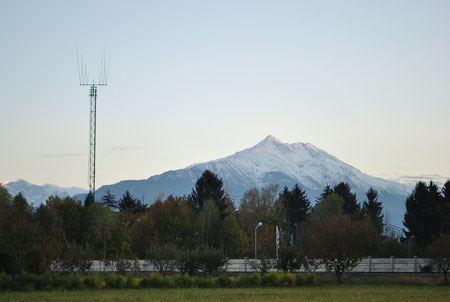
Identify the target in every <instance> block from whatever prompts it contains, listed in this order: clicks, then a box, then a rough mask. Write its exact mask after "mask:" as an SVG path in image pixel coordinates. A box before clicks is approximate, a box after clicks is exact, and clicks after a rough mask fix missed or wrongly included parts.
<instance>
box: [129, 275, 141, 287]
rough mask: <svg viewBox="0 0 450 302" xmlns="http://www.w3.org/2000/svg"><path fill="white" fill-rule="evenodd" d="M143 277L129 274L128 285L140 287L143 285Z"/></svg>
mask: <svg viewBox="0 0 450 302" xmlns="http://www.w3.org/2000/svg"><path fill="white" fill-rule="evenodd" d="M141 282H142V278H138V277H132V276H128V282H127V285H128V287H129V288H134V289H136V288H139V287H140V286H141Z"/></svg>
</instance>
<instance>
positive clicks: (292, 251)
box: [277, 245, 301, 272]
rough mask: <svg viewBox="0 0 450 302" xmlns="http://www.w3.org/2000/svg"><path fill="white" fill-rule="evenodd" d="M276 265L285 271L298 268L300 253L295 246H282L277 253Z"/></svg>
mask: <svg viewBox="0 0 450 302" xmlns="http://www.w3.org/2000/svg"><path fill="white" fill-rule="evenodd" d="M278 255H279V256H278V261H277V266H278V268H279V269H281V270H283V271H285V272H293V271H295V270H298V269H300V266H301V260H300V253H299V252H298V250H297V248H296V247H295V246H292V245H291V246H282V247H280V250H279V253H278Z"/></svg>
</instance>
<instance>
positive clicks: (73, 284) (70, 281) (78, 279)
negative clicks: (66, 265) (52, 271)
mask: <svg viewBox="0 0 450 302" xmlns="http://www.w3.org/2000/svg"><path fill="white" fill-rule="evenodd" d="M84 280H85V279H84V277H83V276H78V275H74V274H70V275H67V276H65V277H62V276H57V275H54V276H53V278H52V288H53V289H56V288H59V287H63V288H64V289H67V290H72V289H80V288H83V287H84Z"/></svg>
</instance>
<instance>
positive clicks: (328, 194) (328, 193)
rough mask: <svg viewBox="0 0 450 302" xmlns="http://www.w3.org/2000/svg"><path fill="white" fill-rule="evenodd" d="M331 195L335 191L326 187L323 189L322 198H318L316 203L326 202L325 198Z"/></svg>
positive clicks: (328, 186)
mask: <svg viewBox="0 0 450 302" xmlns="http://www.w3.org/2000/svg"><path fill="white" fill-rule="evenodd" d="M331 193H333V189H332V188H331V187H330V185H326V186H325V188H323V191H322V193H321V194H320V196H319V197H317V198H316V203H319V202H321V201H324V200H325V198H327V197H328V196H330V195H331Z"/></svg>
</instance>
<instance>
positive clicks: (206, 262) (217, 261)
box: [199, 246, 228, 275]
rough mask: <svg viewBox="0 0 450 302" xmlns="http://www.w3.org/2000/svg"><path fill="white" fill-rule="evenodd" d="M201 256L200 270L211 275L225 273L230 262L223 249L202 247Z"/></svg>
mask: <svg viewBox="0 0 450 302" xmlns="http://www.w3.org/2000/svg"><path fill="white" fill-rule="evenodd" d="M199 256H200V257H199V268H200V269H201V270H202V271H204V272H206V273H209V274H210V275H212V274H213V273H217V272H220V271H223V270H224V267H225V265H226V264H227V261H228V259H227V256H226V255H225V252H224V251H223V249H215V248H212V247H206V246H205V247H202V248H201V249H200V253H199Z"/></svg>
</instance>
